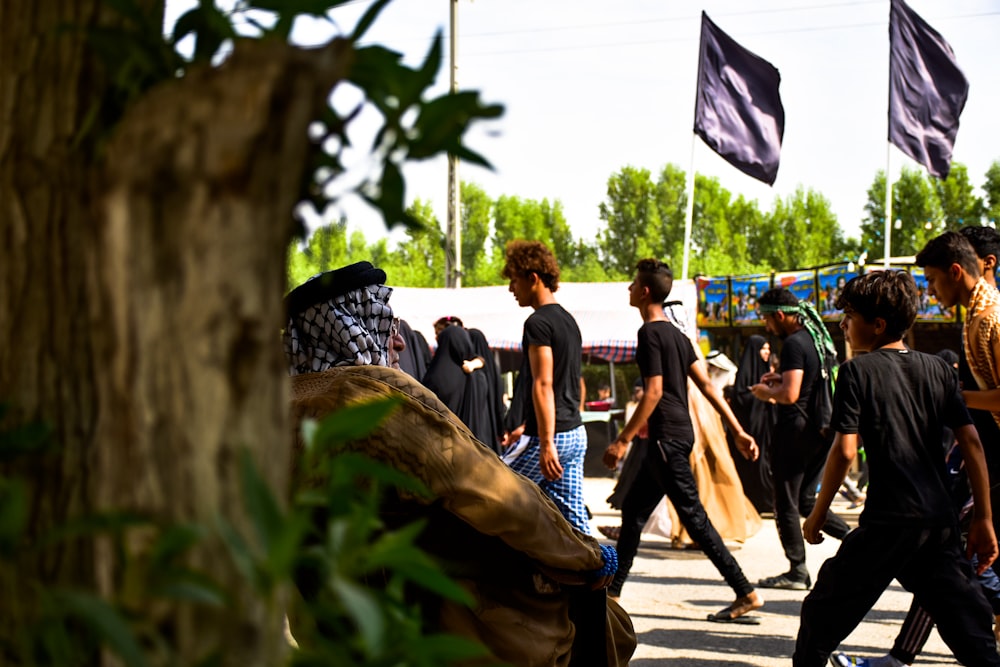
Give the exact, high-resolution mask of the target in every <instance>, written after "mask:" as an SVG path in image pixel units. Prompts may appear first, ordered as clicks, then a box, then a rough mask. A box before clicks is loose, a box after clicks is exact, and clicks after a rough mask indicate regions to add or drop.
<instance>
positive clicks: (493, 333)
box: [390, 280, 697, 362]
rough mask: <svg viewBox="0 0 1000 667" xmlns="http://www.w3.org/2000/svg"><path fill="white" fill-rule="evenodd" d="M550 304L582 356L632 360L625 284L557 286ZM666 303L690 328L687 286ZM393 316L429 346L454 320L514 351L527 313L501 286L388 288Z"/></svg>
mask: <svg viewBox="0 0 1000 667" xmlns="http://www.w3.org/2000/svg"><path fill="white" fill-rule="evenodd" d="M555 296H556V300H557V301H558V302H559V303H560V304H561V305H562V306H563V308H565V309H566V310H568V311H569V312H570V313H571V314H572V315H573V317H574V318H576V321H577V324H579V326H580V333H581V334H582V336H583V352H584V355H589V356H592V357H596V358H599V359H603V360H605V361H610V362H628V361H632V359H633V358H634V357H635V340H636V339H635V337H636V331H637V330H638V329H639V327H640V326H642V319H641V317H640V316H639V312H638V311H637V310H636V309H635V308H633V307H631V306H629V303H628V283H560V284H559V289H558V291H557V292H556V293H555ZM670 300H672V301H673V300H676V301H681V302H682V303H683V304H684V305H685V308H686V310H687V313H688V317H689V320H690V322H692V324H693V323H694V321H695V315H696V313H697V292H696V289H695V284H694V281H693V280H675V281H674V288H673V291H672V292H671V294H670ZM390 304H391V305H392V309H393V311H394V312H395V313H396V315H397V316H399V317H401V318H402V319H404V320H406V322H407V323H408V324H409V325H410V327H411V328H412V329H415V330H417V331H419V332H420V333H421V334H423V336H424V338H426V339H427V340H428V342H430V343H431V345H433V341H434V322H435V321H436V320H438V319H439V318H441V317H444V316H449V315H450V316H453V317H458V318H459V319H461V320H462V323H463V324H465V326H466V327H469V328H475V329H479V330H480V331H482V332H483V334H484V335H485V336H486V339H487V340H488V341H489V343H490V347H491V348H492V349H494V350H520V349H521V334H522V329H523V325H524V320H525V319H526V318H527V317H528V315H529V314H530V311H529V310H528V309H525V308H521V307H519V306H518V305H517V301H516V300H515V299H514V295H513V294H511V293H510V291H509V290H508V289H507V287H506V286H495V287H465V288H461V289H453V288H437V289H435V288H418V287H396V288H393V293H392V298H391V299H390Z"/></svg>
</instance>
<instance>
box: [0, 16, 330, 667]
mask: <svg viewBox="0 0 1000 667" xmlns="http://www.w3.org/2000/svg"><path fill="white" fill-rule="evenodd" d="M98 4H99V3H98V1H97V0H72V1H70V0H41V1H38V0H4V1H3V3H2V7H3V8H2V9H0V57H2V59H0V401H6V402H8V403H11V404H13V405H14V406H15V408H16V411H15V414H14V417H15V419H16V420H17V421H22V422H23V421H30V420H33V419H44V420H46V421H48V422H50V423H51V424H52V425H53V426H54V427H55V434H56V439H57V441H58V442H59V443H60V444H61V445H62V448H61V450H60V453H59V455H58V456H57V457H55V458H54V460H53V461H52V462H51V463H49V464H47V465H39V466H36V467H35V468H34V469H32V470H30V471H29V474H30V475H31V481H32V484H33V498H32V500H33V503H34V504H33V520H34V521H35V523H34V525H35V527H36V529H37V530H41V529H43V528H44V527H47V526H50V525H52V524H53V523H54V522H58V521H60V520H62V519H64V518H65V517H66V516H68V515H70V514H73V513H76V512H80V511H89V510H99V511H100V510H109V509H114V510H138V511H142V512H147V513H150V514H153V515H154V516H157V517H160V518H163V519H166V520H171V521H201V522H204V523H209V524H211V523H212V522H213V521H214V520H215V519H216V518H217V517H223V518H224V519H226V520H227V521H229V522H230V523H233V524H234V525H236V526H237V527H238V528H241V529H243V531H244V533H245V534H247V535H250V534H251V531H250V530H248V529H247V525H248V524H247V521H246V517H245V516H244V514H243V502H242V498H241V492H240V481H239V469H238V465H237V464H238V460H239V459H238V457H239V453H240V451H241V449H244V448H245V449H247V450H248V451H249V452H250V453H251V455H252V457H253V459H254V461H255V462H256V464H257V465H258V467H259V469H260V470H261V472H262V474H263V475H264V477H265V478H266V479H267V481H268V482H270V484H271V485H272V488H274V489H276V490H277V492H279V493H281V492H283V491H284V489H285V488H286V487H287V471H288V467H289V466H288V456H289V452H288V449H287V447H286V440H287V434H288V427H287V406H288V400H287V399H288V392H287V379H286V377H287V372H286V366H285V363H284V359H283V356H282V352H281V347H280V338H279V332H280V328H281V327H282V326H283V324H284V317H283V310H282V294H283V292H284V288H285V256H286V248H287V243H288V241H289V239H290V234H291V230H292V210H293V207H294V205H295V204H296V201H297V196H298V195H299V194H300V192H301V184H302V181H303V176H304V171H305V165H306V162H307V152H308V150H309V142H308V139H307V127H308V124H309V122H310V121H311V120H312V119H314V118H316V117H317V115H318V111H319V109H320V108H321V105H322V104H324V103H325V99H326V96H327V94H328V93H329V91H330V90H331V88H332V87H333V86H334V85H335V84H336V82H337V81H338V80H340V79H341V78H342V76H343V73H344V72H345V71H346V67H347V63H346V62H344V58H343V54H344V52H345V51H346V49H344V48H343V44H342V43H340V42H333V43H331V44H330V45H328V46H327V47H324V48H322V49H317V50H312V51H303V50H300V49H295V48H292V47H290V46H288V45H285V44H281V43H270V42H254V43H239V44H237V46H236V49H235V51H234V54H233V56H232V57H231V58H230V59H229V61H227V62H226V63H225V64H224V65H223V66H222V67H219V68H213V69H209V68H205V69H195V70H193V71H191V72H189V73H188V74H187V75H186V76H185V77H183V78H180V79H176V80H172V81H168V82H164V83H162V84H160V85H159V87H157V88H154V89H153V90H151V91H150V92H149V93H148V94H146V95H145V96H144V97H143V98H142V99H140V100H138V101H137V102H136V103H135V104H133V105H132V106H131V108H130V109H129V111H128V112H127V113H126V116H125V118H123V119H122V120H121V121H120V122H119V124H118V125H117V127H115V129H114V132H113V134H112V135H111V138H110V140H109V141H108V142H107V143H106V144H104V145H103V146H102V150H101V156H100V157H101V159H100V160H99V161H98V160H95V155H94V154H93V152H87V151H82V150H80V149H79V146H81V144H79V143H75V141H76V139H77V133H78V132H79V130H80V128H81V126H82V122H83V118H84V116H85V114H86V113H87V111H88V109H89V105H90V104H91V103H92V101H93V99H94V98H95V96H97V95H99V94H100V82H99V80H97V79H96V78H95V77H94V76H93V75H92V74H91V70H90V69H89V63H90V60H89V58H90V56H89V54H88V53H87V49H86V46H85V44H84V43H82V42H81V41H80V38H79V35H76V34H71V33H66V32H64V31H60V30H58V29H57V28H58V26H59V25H60V24H62V23H76V24H81V25H84V26H85V25H92V24H93V22H94V21H96V20H98V16H97V14H98V9H97V6H98ZM82 145H84V146H85V145H86V144H82ZM131 546H132V547H133V548H135V549H139V550H141V549H142V547H143V546H144V545H143V544H142V542H141V541H140V540H139V539H136V540H133V543H132V545H131ZM194 560H195V562H194V563H193V565H195V566H196V567H198V568H199V569H202V570H204V571H206V572H207V573H208V574H210V576H212V577H213V578H214V579H215V580H216V581H217V582H218V583H220V584H221V585H222V586H224V587H225V588H226V589H227V590H229V591H230V592H231V593H232V594H233V595H234V597H235V599H234V601H233V604H232V605H231V606H230V607H229V608H227V609H213V608H210V607H204V606H193V605H186V604H172V605H168V606H165V607H162V608H159V607H158V608H157V609H158V610H157V611H156V612H155V613H156V614H157V618H156V619H154V620H155V621H156V622H157V624H158V626H159V627H160V628H161V629H163V630H164V631H165V632H166V633H167V634H168V638H169V639H170V640H171V641H172V643H173V644H174V645H175V647H176V648H177V650H178V657H179V659H180V663H179V664H195V663H196V662H197V661H198V660H200V659H203V658H205V657H206V656H207V655H208V654H209V653H210V652H212V651H216V650H218V651H219V652H220V655H221V656H222V660H223V664H226V665H275V664H280V661H281V656H282V655H283V652H284V646H283V640H282V634H281V627H282V626H281V612H282V609H281V607H280V600H272V601H266V600H261V599H259V598H257V597H255V596H254V595H253V594H252V591H250V589H249V585H248V584H247V582H245V581H243V580H242V579H241V577H240V575H239V574H238V572H237V570H236V568H235V567H234V565H233V564H232V561H231V560H230V559H229V558H228V557H226V556H225V554H224V552H223V551H222V549H221V547H220V545H219V543H218V542H214V541H213V542H212V543H211V544H208V545H206V546H205V547H203V548H201V549H200V550H198V551H197V553H196V554H195V556H194ZM33 567H37V570H38V571H37V572H34V573H33V574H34V576H37V577H40V578H42V579H43V580H48V581H61V582H68V583H74V584H79V585H84V586H95V585H96V586H97V587H98V588H99V590H101V591H102V592H103V593H105V594H107V595H109V596H118V595H120V594H121V592H122V586H123V572H122V569H121V568H122V563H120V562H117V561H116V560H115V557H114V554H113V552H112V550H110V549H109V548H107V547H106V545H103V546H102V544H101V543H98V547H97V548H96V549H94V548H92V547H91V545H90V544H89V543H87V542H81V543H78V544H76V545H74V547H73V548H72V549H68V550H63V551H60V552H59V556H58V557H56V558H54V559H53V561H52V562H48V563H39V564H37V565H34V566H33ZM8 593H15V591H0V608H2V606H3V605H4V602H3V601H2V599H6V598H7V597H8ZM0 613H2V612H0ZM0 632H2V630H0Z"/></svg>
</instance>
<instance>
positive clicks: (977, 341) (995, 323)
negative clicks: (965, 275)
mask: <svg viewBox="0 0 1000 667" xmlns="http://www.w3.org/2000/svg"><path fill="white" fill-rule="evenodd" d="M962 342H963V343H964V345H965V359H966V361H968V362H969V369H970V370H971V371H972V375H973V377H975V378H976V384H978V385H979V389H980V390H987V389H997V388H1000V365H998V361H1000V292H997V290H996V289H995V288H994V287H993V286H992V285H990V284H989V283H988V282H986V280H985V279H983V278H980V279H979V281H978V282H976V286H975V287H973V288H972V295H971V297H970V299H969V308H968V310H967V312H966V318H965V325H964V326H963V327H962ZM992 414H993V421H995V422H996V423H997V424H1000V412H993V413H992Z"/></svg>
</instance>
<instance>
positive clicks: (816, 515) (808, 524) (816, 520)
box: [802, 508, 826, 544]
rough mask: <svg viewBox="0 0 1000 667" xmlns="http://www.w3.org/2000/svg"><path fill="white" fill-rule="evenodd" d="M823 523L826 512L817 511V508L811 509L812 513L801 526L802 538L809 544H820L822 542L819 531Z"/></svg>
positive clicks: (821, 534)
mask: <svg viewBox="0 0 1000 667" xmlns="http://www.w3.org/2000/svg"><path fill="white" fill-rule="evenodd" d="M825 523H826V512H825V511H822V512H821V511H819V508H813V511H812V512H811V513H810V514H809V516H808V517H806V521H805V523H803V524H802V537H804V538H805V539H806V542H808V543H809V544H820V543H821V542H822V541H823V533H822V532H821V531H820V529H821V528H823V524H825Z"/></svg>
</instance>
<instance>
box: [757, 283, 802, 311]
mask: <svg viewBox="0 0 1000 667" xmlns="http://www.w3.org/2000/svg"><path fill="white" fill-rule="evenodd" d="M757 303H759V304H760V305H762V306H797V305H799V297H797V296H795V294H794V293H793V292H792V291H791V290H788V289H785V288H784V287H772V288H771V289H769V290H767V291H766V292H764V293H763V294H761V295H760V297H759V298H758V299H757Z"/></svg>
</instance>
